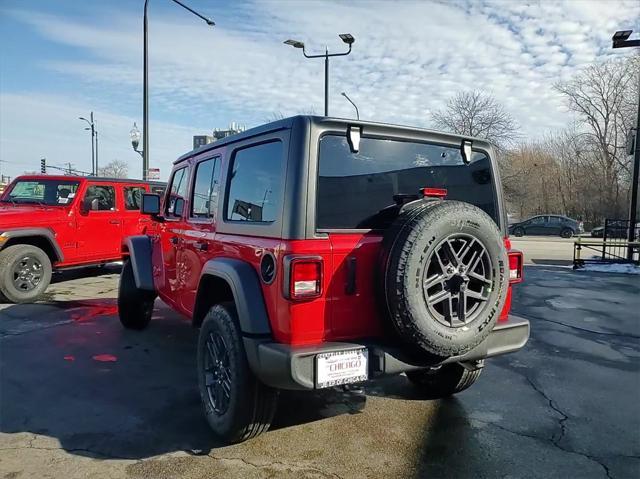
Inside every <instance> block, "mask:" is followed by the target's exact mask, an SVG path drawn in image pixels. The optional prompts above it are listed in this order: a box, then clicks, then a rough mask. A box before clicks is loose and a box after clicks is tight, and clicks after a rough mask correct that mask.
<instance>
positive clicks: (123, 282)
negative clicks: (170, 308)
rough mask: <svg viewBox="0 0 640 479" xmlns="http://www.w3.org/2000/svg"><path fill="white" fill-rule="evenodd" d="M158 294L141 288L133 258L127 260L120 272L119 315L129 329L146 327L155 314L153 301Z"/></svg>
mask: <svg viewBox="0 0 640 479" xmlns="http://www.w3.org/2000/svg"><path fill="white" fill-rule="evenodd" d="M155 299H156V294H155V293H154V292H153V291H146V290H143V289H139V288H138V287H137V286H136V281H135V278H134V276H133V266H132V265H131V260H129V259H128V260H127V261H126V262H125V263H124V266H123V267H122V273H120V286H119V288H118V315H119V317H120V322H121V323H122V325H123V326H124V327H125V328H127V329H137V330H141V329H144V328H146V327H147V326H148V325H149V322H150V321H151V316H152V315H153V303H154V301H155Z"/></svg>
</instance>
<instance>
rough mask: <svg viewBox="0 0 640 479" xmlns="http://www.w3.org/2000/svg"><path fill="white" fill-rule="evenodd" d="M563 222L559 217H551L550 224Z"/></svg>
mask: <svg viewBox="0 0 640 479" xmlns="http://www.w3.org/2000/svg"><path fill="white" fill-rule="evenodd" d="M561 221H564V220H562V218H560V217H559V216H549V223H560V222H561Z"/></svg>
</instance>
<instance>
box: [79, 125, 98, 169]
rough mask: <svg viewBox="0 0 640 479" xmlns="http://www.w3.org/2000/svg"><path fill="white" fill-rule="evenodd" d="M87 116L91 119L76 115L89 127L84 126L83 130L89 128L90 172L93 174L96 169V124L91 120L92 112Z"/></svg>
mask: <svg viewBox="0 0 640 479" xmlns="http://www.w3.org/2000/svg"><path fill="white" fill-rule="evenodd" d="M89 118H91V121H89V120H87V119H86V118H84V117H82V116H80V117H78V119H79V120H83V121H86V122H87V125H89V128H85V130H91V174H92V175H93V176H95V175H96V172H97V170H98V152H97V149H98V142H97V137H96V134H97V132H96V126H95V122H94V121H93V112H91V115H90V116H89Z"/></svg>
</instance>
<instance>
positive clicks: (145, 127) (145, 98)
mask: <svg viewBox="0 0 640 479" xmlns="http://www.w3.org/2000/svg"><path fill="white" fill-rule="evenodd" d="M172 1H173V3H176V4H178V5H180V6H181V7H182V8H184V9H185V10H187V11H189V12H191V13H193V14H194V15H195V16H196V17H198V18H201V19H202V20H204V21H205V22H206V23H207V25H209V26H212V27H213V26H215V22H214V21H213V20H211V19H209V18H207V17H205V16H204V15H201V14H199V13H198V12H196V11H195V10H194V9H192V8H190V7H188V6H187V5H185V4H184V3H182V2H181V1H179V0H172ZM148 6H149V0H144V18H143V23H142V34H143V35H144V42H143V48H142V179H143V180H146V179H147V177H148V175H149V28H148V22H147V9H148Z"/></svg>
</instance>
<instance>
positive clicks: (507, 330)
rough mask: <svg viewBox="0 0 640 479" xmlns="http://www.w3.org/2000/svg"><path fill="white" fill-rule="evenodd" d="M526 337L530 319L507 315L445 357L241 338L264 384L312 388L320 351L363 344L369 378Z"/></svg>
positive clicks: (488, 351)
mask: <svg viewBox="0 0 640 479" xmlns="http://www.w3.org/2000/svg"><path fill="white" fill-rule="evenodd" d="M528 339H529V321H527V320H526V319H524V318H521V317H519V316H514V315H510V316H509V320H508V321H506V322H502V323H498V324H497V325H496V326H495V327H494V328H493V331H491V334H489V336H488V337H487V339H485V340H484V341H483V342H482V343H480V344H479V345H478V346H476V347H475V348H474V349H472V350H471V351H469V352H468V353H466V354H464V355H461V356H455V357H451V358H447V359H445V360H444V361H443V360H441V359H437V358H419V359H417V358H415V357H414V356H410V355H408V354H407V353H406V352H405V351H403V350H402V348H400V347H398V346H397V345H394V346H390V345H385V344H381V343H376V342H375V341H371V342H370V341H356V342H331V343H321V344H318V345H312V346H292V345H289V344H281V343H274V342H271V340H268V339H256V338H248V337H245V338H244V346H245V350H246V352H247V359H248V360H249V365H250V366H251V369H252V370H253V372H254V374H255V375H256V376H257V377H258V378H259V379H260V380H261V381H262V382H263V383H265V384H267V385H269V386H272V387H275V388H279V389H315V374H316V372H315V357H316V355H317V354H320V353H328V352H332V351H345V350H349V349H359V348H363V347H366V348H367V349H368V352H369V378H374V377H378V376H382V375H388V374H399V373H402V372H405V371H412V370H417V369H424V368H428V367H434V366H438V365H441V364H448V363H469V364H470V365H473V363H474V362H476V361H479V360H481V359H486V358H490V357H493V356H498V355H501V354H507V353H511V352H514V351H517V350H519V349H521V348H522V347H523V346H524V345H525V344H526V343H527V340H528Z"/></svg>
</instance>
